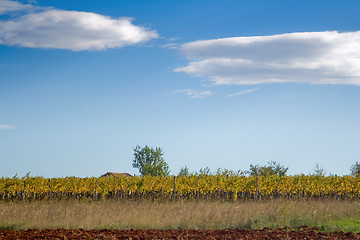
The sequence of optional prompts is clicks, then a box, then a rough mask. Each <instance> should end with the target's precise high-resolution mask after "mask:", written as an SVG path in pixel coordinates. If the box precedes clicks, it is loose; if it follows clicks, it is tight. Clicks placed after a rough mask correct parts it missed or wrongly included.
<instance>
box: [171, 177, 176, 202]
mask: <svg viewBox="0 0 360 240" xmlns="http://www.w3.org/2000/svg"><path fill="white" fill-rule="evenodd" d="M175 195H176V176H174V188H173V193H172V197H173V198H175Z"/></svg>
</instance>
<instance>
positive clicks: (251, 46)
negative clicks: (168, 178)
mask: <svg viewBox="0 0 360 240" xmlns="http://www.w3.org/2000/svg"><path fill="white" fill-rule="evenodd" d="M358 9H360V2H359V1H356V0H352V1H351V0H342V1H334V0H333V1H331V0H323V1H322V0H319V1H291V0H290V1H289V0H286V1H285V0H283V1H280V0H278V1H268V0H266V1H265V0H263V1H259V0H251V1H250V0H244V1H231V0H229V1H220V0H207V1H202V0H199V1H187V0H184V1H172V0H167V1H165V0H164V1H160V0H154V1H138V0H122V1H115V0H104V1H101V3H100V2H99V1H89V0H87V1H85V0H77V1H68V0H61V1H59V0H52V1H42V0H38V1H10V0H0V164H1V166H2V168H1V169H0V176H4V177H12V176H14V175H15V174H18V175H20V176H23V175H25V174H26V173H27V172H31V174H32V175H39V176H45V177H60V176H79V177H85V176H99V175H101V174H103V173H105V172H107V171H114V172H129V173H131V174H138V171H137V169H134V168H132V159H133V148H134V147H135V146H136V145H140V146H144V145H149V146H152V147H155V146H159V147H162V148H163V150H164V153H165V154H164V158H165V160H166V161H167V162H168V163H169V166H170V170H171V173H172V174H177V173H178V172H179V170H180V168H181V167H182V166H185V165H186V166H188V167H189V169H190V170H191V171H198V170H199V169H200V168H204V167H210V169H211V170H213V171H215V170H216V169H217V168H218V167H221V168H226V169H231V170H247V169H249V165H250V164H266V163H267V162H269V161H277V162H279V163H281V164H283V165H285V166H288V167H289V174H298V173H305V174H308V173H310V172H313V169H314V167H315V165H316V163H318V164H319V165H320V166H321V167H323V168H324V169H325V170H326V171H327V173H332V174H338V175H344V174H349V169H350V167H351V165H352V164H354V163H355V162H356V161H360V151H359V147H358V145H359V142H360V121H359V119H360V87H359V86H360V32H359V31H360V15H359V14H358Z"/></svg>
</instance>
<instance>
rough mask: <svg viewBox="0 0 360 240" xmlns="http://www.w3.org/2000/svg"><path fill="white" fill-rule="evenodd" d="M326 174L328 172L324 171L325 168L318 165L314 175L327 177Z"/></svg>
mask: <svg viewBox="0 0 360 240" xmlns="http://www.w3.org/2000/svg"><path fill="white" fill-rule="evenodd" d="M325 174H326V171H325V170H324V168H322V167H320V166H319V164H318V163H317V164H316V165H315V168H314V175H315V176H319V177H325Z"/></svg>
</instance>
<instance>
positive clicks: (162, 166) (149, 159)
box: [132, 145, 170, 176]
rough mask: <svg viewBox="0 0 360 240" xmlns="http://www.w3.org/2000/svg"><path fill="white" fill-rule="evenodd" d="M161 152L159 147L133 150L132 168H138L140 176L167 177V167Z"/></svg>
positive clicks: (137, 147) (138, 147)
mask: <svg viewBox="0 0 360 240" xmlns="http://www.w3.org/2000/svg"><path fill="white" fill-rule="evenodd" d="M162 155H164V153H163V150H162V149H161V148H160V147H155V149H154V148H150V147H148V146H146V145H145V147H143V148H141V147H140V146H136V147H135V148H134V160H133V164H132V166H133V167H134V168H138V169H139V172H140V174H141V175H142V176H144V175H151V176H168V175H169V173H170V171H169V165H168V164H167V163H166V162H165V160H164V158H163V157H162Z"/></svg>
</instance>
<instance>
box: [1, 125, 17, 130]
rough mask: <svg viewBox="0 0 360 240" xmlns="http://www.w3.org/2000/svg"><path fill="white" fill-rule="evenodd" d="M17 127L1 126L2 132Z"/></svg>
mask: <svg viewBox="0 0 360 240" xmlns="http://www.w3.org/2000/svg"><path fill="white" fill-rule="evenodd" d="M13 129H15V126H13V125H0V130H13Z"/></svg>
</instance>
